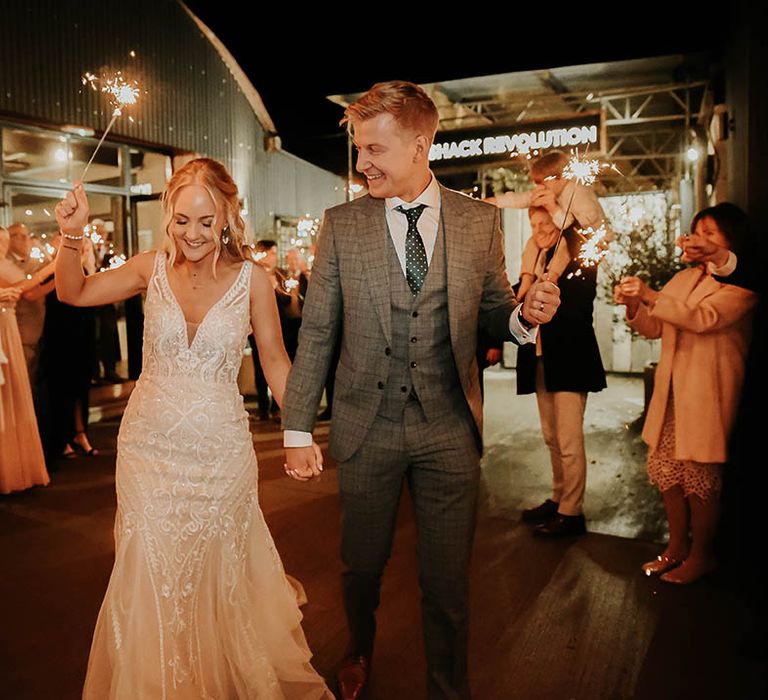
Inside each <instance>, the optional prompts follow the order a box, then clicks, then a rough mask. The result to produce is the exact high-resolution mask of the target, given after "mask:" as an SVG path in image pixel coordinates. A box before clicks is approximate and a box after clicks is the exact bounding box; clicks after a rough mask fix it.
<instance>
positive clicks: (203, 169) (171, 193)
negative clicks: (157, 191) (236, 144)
mask: <svg viewBox="0 0 768 700" xmlns="http://www.w3.org/2000/svg"><path fill="white" fill-rule="evenodd" d="M187 185H200V186H201V187H203V188H205V190H206V192H208V194H209V195H210V197H211V200H212V201H213V204H214V206H215V208H216V214H215V216H214V218H213V226H212V227H211V230H212V231H213V240H214V242H215V243H216V251H215V252H214V254H213V272H214V276H215V274H216V262H217V261H218V259H219V256H220V255H221V253H222V251H225V252H226V253H227V254H228V255H229V256H230V257H232V258H235V259H236V260H251V259H252V256H251V249H250V247H249V246H248V245H247V241H246V233H245V222H244V221H243V219H242V217H241V216H240V199H239V197H238V190H237V185H236V184H235V181H234V180H233V179H232V176H231V175H230V174H229V173H228V172H227V169H226V168H225V167H224V166H223V165H222V164H221V163H219V162H218V161H217V160H213V159H212V158H195V159H194V160H191V161H189V163H186V164H185V165H184V166H182V167H181V168H179V170H177V171H176V172H175V173H174V174H173V177H171V179H170V180H169V181H168V184H167V185H166V186H165V190H164V191H163V195H162V197H161V201H162V203H163V210H164V214H163V231H164V232H165V237H164V239H163V244H162V249H163V250H164V251H165V252H166V253H167V254H168V258H169V263H170V265H173V263H174V261H175V260H176V255H177V253H178V250H177V248H176V241H175V239H174V237H173V235H172V234H171V232H170V231H169V230H168V229H169V227H170V225H171V220H172V219H173V208H174V205H175V203H176V196H177V195H178V193H179V190H181V188H182V187H186V186H187Z"/></svg>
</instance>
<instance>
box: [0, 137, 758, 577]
mask: <svg viewBox="0 0 768 700" xmlns="http://www.w3.org/2000/svg"><path fill="white" fill-rule="evenodd" d="M566 163H567V157H566V156H565V155H564V154H562V153H559V152H553V153H550V154H547V155H545V156H543V157H541V158H539V159H538V160H537V161H535V162H534V164H533V166H532V170H531V176H532V180H533V182H534V184H535V187H534V189H532V190H531V191H529V192H524V193H505V194H503V195H501V196H499V197H496V198H493V197H492V198H489V199H488V200H487V201H489V202H491V203H494V204H496V205H497V206H500V207H514V208H527V209H528V214H529V220H530V225H531V230H532V236H531V238H530V240H529V241H528V242H527V244H526V246H525V248H524V251H523V254H522V260H521V274H520V281H519V283H518V285H517V288H516V291H517V295H518V298H519V299H523V298H524V296H525V294H526V292H527V290H528V288H529V287H530V285H531V284H532V282H533V281H534V280H536V279H541V278H546V279H549V280H551V281H554V282H556V283H557V284H558V286H559V287H560V290H561V306H560V308H559V310H558V312H557V314H556V316H555V318H554V319H553V321H552V322H551V323H549V324H546V325H544V326H542V327H541V328H540V329H539V332H538V336H537V339H536V343H535V344H531V345H528V346H525V347H521V348H520V350H519V352H518V360H517V391H518V393H519V394H526V393H535V394H536V400H537V406H538V411H539V418H540V423H541V432H542V437H543V440H544V442H545V444H546V446H547V448H548V450H549V454H550V462H551V469H552V495H551V496H550V497H548V498H546V499H545V500H544V502H543V503H541V504H540V505H538V506H533V507H531V508H528V509H526V510H524V511H523V513H522V519H523V521H524V522H527V523H529V524H531V525H532V526H533V528H534V533H535V534H536V535H539V536H545V537H559V536H565V535H579V534H582V533H584V532H586V522H585V518H584V513H583V502H584V495H585V490H586V480H587V458H586V453H585V446H584V433H583V420H584V412H585V408H586V402H587V395H588V393H590V392H598V391H601V390H602V389H603V388H605V386H606V377H605V371H604V369H603V365H602V361H601V358H600V353H599V349H598V345H597V340H596V337H595V332H594V328H593V305H594V300H595V297H596V290H597V267H587V268H583V267H581V268H580V265H579V261H578V260H577V256H578V251H579V246H580V244H581V242H582V240H583V239H582V238H581V237H580V235H579V230H580V229H585V228H587V227H592V228H597V227H598V226H599V225H601V224H607V222H606V220H605V215H604V213H603V211H602V208H601V206H600V203H599V201H598V199H597V197H596V196H595V194H594V191H593V189H592V188H589V187H584V186H582V185H579V184H577V183H574V182H572V181H566V180H565V179H564V178H563V177H562V173H563V168H564V167H565V165H566ZM98 223H99V222H94V225H95V226H98ZM104 238H105V237H104V236H103V235H99V236H95V237H94V240H96V241H97V247H96V249H95V248H94V245H93V243H92V242H91V241H90V240H89V239H87V238H86V241H87V244H86V245H85V246H84V248H83V253H82V259H81V263H82V266H83V270H84V271H85V273H86V274H94V273H95V272H96V270H97V268H98V267H99V266H100V265H101V266H103V265H108V264H109V260H108V257H107V256H108V251H105V249H104V248H103V246H102V248H101V249H99V248H98V242H100V241H103V240H104ZM610 238H611V236H610V234H609V236H608V237H607V239H606V240H608V241H609V240H610ZM750 238H751V234H750V228H749V222H748V221H747V217H746V215H745V214H744V212H742V211H741V210H740V209H738V208H737V207H735V206H734V205H732V204H726V203H724V204H719V205H717V206H715V207H711V208H707V209H704V210H703V211H701V212H699V213H698V214H697V215H696V216H695V217H694V220H693V222H692V224H691V235H689V236H684V237H682V238H681V239H680V240H679V241H678V245H679V246H680V247H681V249H682V251H683V261H684V262H688V263H691V265H690V266H689V267H688V268H686V269H684V270H683V271H681V272H679V273H678V274H677V275H675V276H674V277H673V278H672V280H671V281H670V282H669V283H668V284H667V285H666V286H665V287H664V288H663V289H661V290H658V291H656V290H653V289H652V288H651V287H649V286H648V284H647V283H646V282H644V281H643V280H641V279H639V278H637V277H627V278H624V279H622V280H621V281H620V282H619V284H617V285H616V288H615V290H614V300H615V302H616V303H617V304H621V305H624V306H625V307H626V320H627V323H628V324H629V325H630V327H631V328H632V329H633V330H635V331H636V332H637V333H639V334H641V335H643V336H645V337H647V338H661V357H660V360H659V363H658V367H657V370H656V375H655V382H654V391H653V396H652V399H651V401H650V405H649V407H648V411H647V417H646V421H645V426H644V429H643V439H644V440H645V441H646V443H647V444H648V449H649V454H648V462H647V469H648V475H649V478H650V479H651V481H652V482H653V483H654V484H655V485H656V486H657V487H658V488H659V490H660V491H661V494H662V498H663V501H664V505H665V508H666V513H667V518H668V523H669V542H668V544H667V546H666V548H665V549H664V551H663V552H662V554H660V555H659V556H658V557H657V558H656V559H655V560H653V561H651V562H647V563H645V564H643V567H642V570H643V571H644V572H645V573H646V574H647V575H649V576H650V575H660V577H661V578H662V580H665V581H668V582H671V583H690V582H692V581H695V580H697V579H698V578H700V577H701V576H702V575H704V574H706V573H708V572H709V571H711V570H713V569H714V568H715V566H716V562H715V555H714V545H713V543H714V539H715V534H716V532H717V526H718V521H719V513H720V505H719V502H720V501H719V499H720V491H721V488H722V481H723V469H724V465H725V464H726V463H727V461H728V446H729V436H730V434H731V430H732V428H733V425H734V421H735V418H736V414H737V409H738V406H739V398H740V393H741V388H742V383H743V380H744V373H745V365H746V361H747V352H748V348H749V344H750V338H751V328H752V314H753V311H754V309H755V306H756V304H757V301H758V296H757V294H756V292H755V291H754V290H755V287H756V284H755V280H754V279H751V278H750V275H749V272H748V270H749V261H748V257H747V255H746V254H745V251H749V250H750V247H751V241H750ZM53 245H54V247H55V245H56V241H54V242H53ZM31 251H32V239H31V237H30V234H29V231H28V230H27V228H26V226H24V225H23V224H13V225H12V226H10V227H9V228H8V229H5V228H2V227H0V436H1V437H2V440H1V441H0V493H10V492H12V491H18V490H22V489H26V488H29V487H31V486H35V485H45V484H47V483H48V481H49V477H48V473H47V471H46V458H47V461H48V464H49V465H51V464H52V463H53V462H54V461H55V460H57V459H61V458H66V457H68V456H72V455H74V454H76V453H78V452H79V453H82V454H86V455H93V454H96V450H95V448H94V447H93V446H92V445H91V443H90V440H89V437H88V433H87V426H88V409H89V399H88V397H89V390H90V387H91V385H92V384H93V383H94V382H99V381H122V378H121V377H120V376H119V375H118V374H117V372H116V370H115V366H116V361H117V358H118V357H119V347H118V343H117V330H116V313H115V308H114V306H112V305H108V306H106V307H103V308H102V307H99V308H97V309H95V310H92V309H82V308H77V307H72V306H69V305H67V304H63V303H61V302H59V301H58V299H57V298H56V295H55V293H51V291H52V289H53V273H54V262H52V260H51V256H49V255H38V256H34V257H33V256H32V255H31ZM254 252H255V255H254V258H255V260H256V262H257V263H259V264H260V265H262V266H263V267H264V268H265V269H266V270H267V272H268V274H269V278H270V280H271V283H272V287H273V289H274V290H275V296H276V300H277V304H278V310H279V314H280V323H281V329H282V333H283V342H284V344H285V347H286V350H287V352H288V355H289V357H290V358H291V360H293V358H294V356H295V353H296V349H297V346H298V338H299V329H300V327H301V315H302V308H303V304H304V297H305V294H306V291H307V287H308V284H309V276H310V269H309V266H308V264H307V261H306V259H305V258H304V256H303V254H302V253H301V252H300V251H299V250H297V249H291V250H289V251H287V253H286V257H285V266H284V267H279V266H278V248H277V243H276V242H275V241H274V240H268V239H263V240H260V241H258V242H257V243H256V245H255V251H254ZM739 256H741V257H742V260H741V264H740V261H739ZM577 270H578V274H575V273H576V272H577ZM249 340H250V344H251V348H252V357H253V364H254V371H255V384H256V392H257V401H258V418H259V419H260V420H269V419H274V420H277V421H279V420H280V416H279V410H280V409H279V407H278V406H277V405H276V403H275V402H274V400H271V398H270V395H269V392H268V389H267V382H266V379H265V377H264V372H263V370H262V368H261V363H260V362H259V355H258V351H257V348H256V345H255V342H254V340H253V336H251V337H250V338H249ZM478 347H479V350H478V352H479V353H480V355H479V356H478V365H479V367H480V368H481V370H480V373H481V377H480V379H481V382H482V368H483V367H485V366H488V365H489V364H495V363H497V362H499V361H500V360H501V349H500V348H495V347H490V346H488V345H487V344H485V343H483V341H482V339H480V342H479V344H478ZM333 380H334V377H333V371H331V373H330V375H329V380H328V383H327V388H326V389H327V390H326V394H327V408H326V411H325V412H324V414H323V415H321V416H320V418H329V417H330V413H331V408H332V396H333V391H332V389H333ZM41 436H42V437H41Z"/></svg>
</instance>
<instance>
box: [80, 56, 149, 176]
mask: <svg viewBox="0 0 768 700" xmlns="http://www.w3.org/2000/svg"><path fill="white" fill-rule="evenodd" d="M82 81H83V85H90V86H91V88H92V89H93V90H94V91H96V92H98V91H101V92H104V93H106V94H107V95H108V99H109V103H110V105H111V106H112V108H113V110H112V119H110V121H109V124H108V125H107V128H106V130H105V131H104V133H103V134H102V136H101V139H100V140H99V143H98V144H96V148H95V149H94V151H93V153H92V154H91V159H90V160H89V161H88V163H87V164H86V166H85V168H84V169H83V173H82V175H81V176H80V181H81V182H83V181H84V180H85V175H86V173H87V172H88V168H90V167H91V163H93V159H94V158H95V157H96V154H97V153H98V152H99V149H100V148H101V144H102V143H104V139H105V138H106V137H107V134H108V133H109V131H110V129H111V128H112V126H113V125H114V123H115V120H116V119H117V118H118V117H119V116H121V115H122V113H123V108H124V107H126V106H127V105H135V104H136V102H137V101H138V99H139V84H138V83H137V82H136V81H135V80H133V81H131V82H128V81H127V80H126V79H125V78H124V77H123V74H122V72H121V71H117V73H115V74H114V75H113V76H111V77H108V78H104V77H99V76H97V75H94V74H93V73H86V74H85V75H84V76H83V77H82ZM129 119H130V117H129ZM131 121H133V120H131Z"/></svg>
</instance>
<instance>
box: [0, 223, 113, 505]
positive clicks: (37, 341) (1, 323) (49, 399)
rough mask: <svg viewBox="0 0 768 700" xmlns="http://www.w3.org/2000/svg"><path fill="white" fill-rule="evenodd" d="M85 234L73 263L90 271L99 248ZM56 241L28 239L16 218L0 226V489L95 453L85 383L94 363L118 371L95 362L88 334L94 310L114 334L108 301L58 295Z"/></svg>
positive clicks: (37, 480)
mask: <svg viewBox="0 0 768 700" xmlns="http://www.w3.org/2000/svg"><path fill="white" fill-rule="evenodd" d="M94 238H95V239H96V240H99V239H98V237H95V236H94ZM86 240H87V244H86V245H85V246H84V247H83V254H82V258H81V264H82V266H83V270H84V271H85V272H86V274H95V273H96V271H97V269H99V266H100V265H103V264H105V259H104V258H105V253H104V251H99V250H97V249H96V248H95V246H94V244H93V241H92V240H91V239H90V238H87V239H86ZM58 245H59V240H58V238H54V239H53V240H49V241H47V242H45V243H43V242H40V243H39V244H36V243H35V241H34V240H33V238H32V236H31V234H30V231H29V230H28V228H27V226H26V225H25V224H22V223H14V224H12V225H11V226H9V227H8V228H7V229H6V228H3V227H0V493H3V494H7V493H11V492H14V491H21V490H24V489H27V488H30V487H32V486H38V485H45V484H47V483H48V482H49V475H48V472H49V471H53V470H55V469H56V468H57V467H58V466H59V464H60V460H63V459H67V458H71V457H74V456H75V455H76V454H84V455H88V456H94V455H96V454H97V450H96V449H95V448H94V447H93V445H92V444H91V441H90V438H89V436H88V413H89V395H90V389H91V386H92V385H93V384H94V383H97V380H98V377H99V374H98V371H99V369H100V368H101V367H106V368H107V375H106V376H107V377H110V378H111V379H112V380H117V379H119V377H118V375H117V373H116V372H115V370H114V365H112V366H111V373H110V365H109V363H106V364H105V363H103V362H99V358H100V357H102V356H103V355H102V353H100V352H99V350H100V345H99V343H98V342H97V334H96V323H97V321H98V319H99V314H100V313H106V315H107V316H108V317H109V316H111V317H112V318H113V320H114V321H115V324H114V325H115V330H114V334H115V335H116V318H115V315H116V314H115V309H114V306H111V305H110V307H111V308H110V309H108V310H107V311H106V312H103V310H102V309H96V310H92V309H83V308H77V307H74V306H70V305H68V304H63V303H61V302H60V301H59V300H58V298H57V296H56V293H55V291H54V271H55V262H54V260H53V258H54V257H55V254H56V251H57V248H58ZM49 247H50V248H49ZM107 325H109V324H108V323H107V324H102V328H104V327H106V326H107ZM103 333H106V331H103ZM112 340H113V341H114V336H113V337H112ZM118 352H119V351H118ZM112 357H113V358H115V354H114V352H113V353H112ZM117 357H119V354H118V355H117ZM116 361H117V360H116V359H114V362H116Z"/></svg>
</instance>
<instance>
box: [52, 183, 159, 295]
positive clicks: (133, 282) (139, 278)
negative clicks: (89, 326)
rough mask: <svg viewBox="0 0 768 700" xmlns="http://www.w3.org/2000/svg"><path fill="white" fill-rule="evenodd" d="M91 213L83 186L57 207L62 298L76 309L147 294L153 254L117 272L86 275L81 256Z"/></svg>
mask: <svg viewBox="0 0 768 700" xmlns="http://www.w3.org/2000/svg"><path fill="white" fill-rule="evenodd" d="M88 214H89V208H88V198H87V196H86V194H85V190H84V189H83V186H82V185H81V184H80V183H78V184H77V185H75V189H74V190H72V191H71V192H68V193H67V196H66V197H65V198H64V199H63V200H61V201H60V202H59V203H58V204H57V205H56V221H58V223H59V228H60V230H61V245H60V246H59V252H58V255H57V256H56V294H57V295H58V297H59V299H60V300H61V301H63V302H64V303H66V304H71V305H72V306H100V305H102V304H111V303H114V302H117V301H122V300H123V299H127V298H128V297H132V296H134V295H136V294H138V293H140V292H143V291H144V290H145V289H146V288H147V284H148V280H149V278H150V276H151V274H152V265H153V262H154V254H153V253H142V254H140V255H136V256H134V257H133V258H131V259H130V260H128V262H126V264H125V265H121V266H120V267H118V268H116V269H114V270H108V271H106V272H100V273H99V274H98V275H90V276H88V277H86V276H85V273H84V272H83V266H82V262H81V259H80V257H81V254H82V249H83V237H84V229H85V226H86V225H87V224H88Z"/></svg>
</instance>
